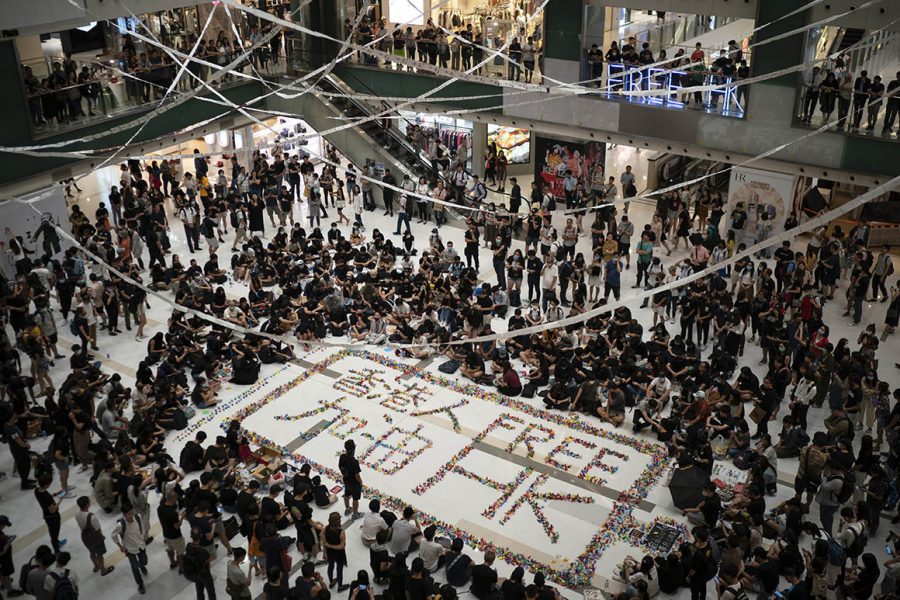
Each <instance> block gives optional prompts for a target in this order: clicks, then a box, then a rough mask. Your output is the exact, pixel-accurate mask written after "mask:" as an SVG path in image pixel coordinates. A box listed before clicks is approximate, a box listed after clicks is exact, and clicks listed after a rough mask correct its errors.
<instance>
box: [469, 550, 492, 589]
mask: <svg viewBox="0 0 900 600" xmlns="http://www.w3.org/2000/svg"><path fill="white" fill-rule="evenodd" d="M495 559H496V555H495V554H494V551H493V550H486V551H485V553H484V562H483V563H482V564H480V565H476V566H475V567H473V568H472V587H471V589H470V590H469V591H471V592H472V595H473V596H475V597H476V598H478V600H487V599H488V598H489V597H491V595H492V594H493V593H494V592H496V591H497V581H498V578H497V570H496V569H495V568H494V560H495Z"/></svg>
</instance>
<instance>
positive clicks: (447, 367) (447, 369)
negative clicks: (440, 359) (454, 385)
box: [438, 359, 461, 375]
mask: <svg viewBox="0 0 900 600" xmlns="http://www.w3.org/2000/svg"><path fill="white" fill-rule="evenodd" d="M460 364H461V363H460V362H459V361H458V360H456V359H451V360H448V361H447V362H445V363H444V364H442V365H441V366H439V367H438V371H440V372H441V373H446V374H447V375H452V374H454V373H456V371H457V370H458V369H459V367H460Z"/></svg>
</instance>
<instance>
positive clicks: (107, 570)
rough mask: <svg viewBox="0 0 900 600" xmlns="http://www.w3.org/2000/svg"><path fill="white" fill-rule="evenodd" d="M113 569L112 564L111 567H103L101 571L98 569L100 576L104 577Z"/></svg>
mask: <svg viewBox="0 0 900 600" xmlns="http://www.w3.org/2000/svg"><path fill="white" fill-rule="evenodd" d="M115 569H116V567H115V566H112V567H106V568H105V569H103V570H102V571H100V577H106V576H107V575H109V574H110V573H112V572H113V571H115Z"/></svg>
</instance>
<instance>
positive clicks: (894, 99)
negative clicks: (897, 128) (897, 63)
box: [881, 71, 900, 134]
mask: <svg viewBox="0 0 900 600" xmlns="http://www.w3.org/2000/svg"><path fill="white" fill-rule="evenodd" d="M887 96H888V101H887V110H885V111H884V127H883V128H882V129H881V133H888V134H890V133H893V132H894V121H896V120H897V113H898V112H900V71H897V74H896V75H894V80H893V81H891V82H890V83H889V84H888V86H887Z"/></svg>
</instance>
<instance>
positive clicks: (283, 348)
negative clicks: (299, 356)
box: [257, 338, 294, 365]
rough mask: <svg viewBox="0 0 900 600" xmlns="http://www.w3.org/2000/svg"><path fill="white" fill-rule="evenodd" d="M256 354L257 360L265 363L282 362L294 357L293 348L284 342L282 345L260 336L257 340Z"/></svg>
mask: <svg viewBox="0 0 900 600" xmlns="http://www.w3.org/2000/svg"><path fill="white" fill-rule="evenodd" d="M257 356H259V362H261V363H263V364H266V365H269V364H272V363H278V364H284V363H286V362H287V361H289V360H292V359H293V358H294V349H293V348H292V347H291V346H288V345H286V344H285V345H282V344H281V343H279V342H273V341H272V340H270V339H268V338H262V339H260V341H259V350H258V351H257Z"/></svg>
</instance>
